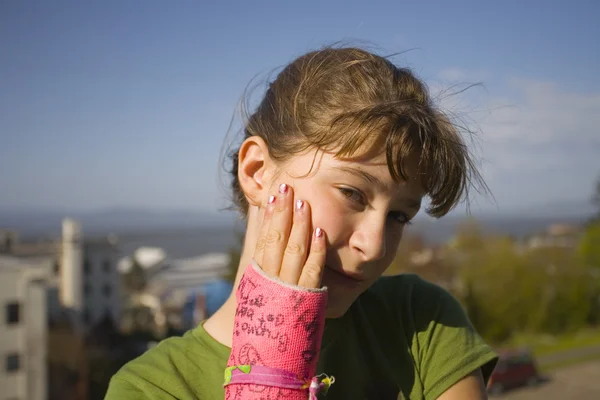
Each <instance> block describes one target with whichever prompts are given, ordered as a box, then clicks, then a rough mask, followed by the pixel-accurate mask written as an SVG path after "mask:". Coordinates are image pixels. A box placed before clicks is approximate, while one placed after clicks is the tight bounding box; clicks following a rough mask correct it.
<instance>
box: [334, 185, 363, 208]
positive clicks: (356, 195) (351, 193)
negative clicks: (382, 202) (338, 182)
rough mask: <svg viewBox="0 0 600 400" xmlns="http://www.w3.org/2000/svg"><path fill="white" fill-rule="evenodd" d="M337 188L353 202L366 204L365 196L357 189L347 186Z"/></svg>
mask: <svg viewBox="0 0 600 400" xmlns="http://www.w3.org/2000/svg"><path fill="white" fill-rule="evenodd" d="M338 190H339V191H340V193H341V194H342V195H343V196H344V197H346V198H347V199H348V200H350V201H353V202H354V203H357V204H360V205H365V204H366V201H365V196H364V195H363V194H362V193H361V192H359V191H358V190H356V189H351V188H347V187H339V188H338Z"/></svg>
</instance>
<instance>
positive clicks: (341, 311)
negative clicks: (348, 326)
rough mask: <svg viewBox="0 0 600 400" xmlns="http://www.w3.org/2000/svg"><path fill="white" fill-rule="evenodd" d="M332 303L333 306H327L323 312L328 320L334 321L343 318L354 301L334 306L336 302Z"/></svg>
mask: <svg viewBox="0 0 600 400" xmlns="http://www.w3.org/2000/svg"><path fill="white" fill-rule="evenodd" d="M332 303H333V304H331V303H330V304H328V305H327V309H326V310H325V317H326V318H328V319H336V318H341V317H343V316H344V315H345V314H346V313H347V312H348V310H349V309H350V307H351V306H352V303H354V301H353V302H351V303H347V304H336V302H332Z"/></svg>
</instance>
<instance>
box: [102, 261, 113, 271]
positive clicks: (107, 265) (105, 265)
mask: <svg viewBox="0 0 600 400" xmlns="http://www.w3.org/2000/svg"><path fill="white" fill-rule="evenodd" d="M102 269H104V272H105V273H107V274H108V273H110V269H111V268H110V260H109V259H106V260H104V262H103V263H102Z"/></svg>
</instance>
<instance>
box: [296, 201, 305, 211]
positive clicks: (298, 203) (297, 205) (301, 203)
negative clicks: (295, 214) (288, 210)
mask: <svg viewBox="0 0 600 400" xmlns="http://www.w3.org/2000/svg"><path fill="white" fill-rule="evenodd" d="M302 206H304V202H303V201H302V200H296V210H301V209H302Z"/></svg>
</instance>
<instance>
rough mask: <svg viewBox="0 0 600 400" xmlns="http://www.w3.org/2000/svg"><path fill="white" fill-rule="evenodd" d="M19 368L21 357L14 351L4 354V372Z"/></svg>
mask: <svg viewBox="0 0 600 400" xmlns="http://www.w3.org/2000/svg"><path fill="white" fill-rule="evenodd" d="M19 368H21V358H20V357H19V355H18V354H16V353H11V354H9V355H7V356H6V372H15V371H18V370H19Z"/></svg>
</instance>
